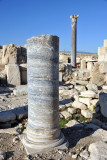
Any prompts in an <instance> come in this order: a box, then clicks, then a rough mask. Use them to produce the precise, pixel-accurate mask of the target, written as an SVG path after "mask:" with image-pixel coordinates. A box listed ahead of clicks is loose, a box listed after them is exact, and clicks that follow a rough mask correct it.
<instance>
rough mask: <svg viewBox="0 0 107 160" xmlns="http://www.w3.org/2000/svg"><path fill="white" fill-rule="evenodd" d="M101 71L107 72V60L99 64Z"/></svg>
mask: <svg viewBox="0 0 107 160" xmlns="http://www.w3.org/2000/svg"><path fill="white" fill-rule="evenodd" d="M99 70H100V73H107V62H102V63H101V64H100V66H99Z"/></svg>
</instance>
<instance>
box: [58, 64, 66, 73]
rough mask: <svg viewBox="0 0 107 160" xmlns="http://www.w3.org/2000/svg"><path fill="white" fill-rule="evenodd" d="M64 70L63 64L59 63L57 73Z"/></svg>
mask: <svg viewBox="0 0 107 160" xmlns="http://www.w3.org/2000/svg"><path fill="white" fill-rule="evenodd" d="M64 70H65V64H63V63H61V64H59V71H61V72H64Z"/></svg>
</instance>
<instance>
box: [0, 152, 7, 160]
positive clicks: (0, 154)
mask: <svg viewBox="0 0 107 160" xmlns="http://www.w3.org/2000/svg"><path fill="white" fill-rule="evenodd" d="M5 159H6V153H5V152H3V151H0V160H5Z"/></svg>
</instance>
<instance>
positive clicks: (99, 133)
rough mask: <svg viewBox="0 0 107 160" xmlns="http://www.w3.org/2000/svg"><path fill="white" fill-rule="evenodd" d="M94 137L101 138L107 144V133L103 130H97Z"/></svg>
mask: <svg viewBox="0 0 107 160" xmlns="http://www.w3.org/2000/svg"><path fill="white" fill-rule="evenodd" d="M92 136H93V137H101V139H102V141H104V142H107V131H105V130H103V129H97V130H96V131H95V132H94V133H93V134H92Z"/></svg>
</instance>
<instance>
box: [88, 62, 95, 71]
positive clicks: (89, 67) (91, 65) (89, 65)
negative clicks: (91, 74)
mask: <svg viewBox="0 0 107 160" xmlns="http://www.w3.org/2000/svg"><path fill="white" fill-rule="evenodd" d="M93 66H94V65H93V62H88V63H87V69H88V70H89V71H91V70H92V69H93Z"/></svg>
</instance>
